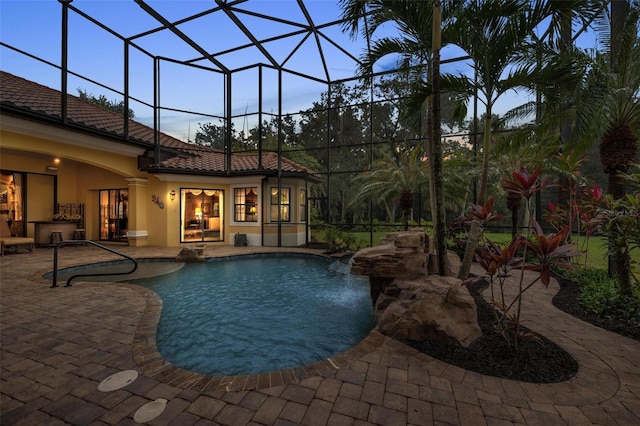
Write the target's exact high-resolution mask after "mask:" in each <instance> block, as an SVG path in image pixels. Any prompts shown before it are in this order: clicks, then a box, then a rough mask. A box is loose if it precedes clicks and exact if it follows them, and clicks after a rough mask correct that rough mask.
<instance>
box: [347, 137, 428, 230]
mask: <svg viewBox="0 0 640 426" xmlns="http://www.w3.org/2000/svg"><path fill="white" fill-rule="evenodd" d="M389 148H390V149H389V150H387V151H386V152H384V153H383V157H382V159H380V160H378V161H376V163H375V164H374V167H373V170H372V171H370V172H365V173H362V174H361V175H359V176H358V177H356V179H355V180H354V183H357V184H359V185H360V186H359V188H360V191H359V192H358V193H357V194H356V196H355V197H354V198H353V200H352V201H351V203H350V204H351V205H353V204H357V203H360V202H362V201H365V200H369V199H375V200H377V202H379V203H380V204H381V205H382V206H383V207H384V208H385V210H386V212H387V217H388V218H389V220H395V211H396V207H397V206H398V205H399V206H400V210H401V211H402V215H403V219H404V225H405V230H406V229H408V228H409V219H410V216H411V211H412V210H413V204H414V203H413V202H414V193H415V192H416V190H417V189H419V188H421V187H423V186H425V185H427V184H428V181H429V172H428V167H429V166H428V163H427V161H425V156H424V150H423V149H422V147H421V146H420V145H415V146H413V147H410V146H407V145H404V146H402V145H396V144H394V143H390V144H389Z"/></svg>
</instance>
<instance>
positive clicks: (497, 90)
mask: <svg viewBox="0 0 640 426" xmlns="http://www.w3.org/2000/svg"><path fill="white" fill-rule="evenodd" d="M552 10H553V9H552V8H551V7H549V6H548V5H546V3H545V2H542V1H533V2H530V1H526V0H507V1H501V0H485V1H477V2H467V3H465V7H463V8H461V9H459V11H458V12H459V14H458V15H457V16H456V18H457V19H456V24H455V25H454V26H452V31H451V34H450V35H451V36H452V37H453V39H452V42H453V43H455V44H456V45H458V46H459V47H461V48H462V49H463V50H464V51H465V52H466V53H467V54H468V55H469V57H470V58H471V61H472V64H473V69H474V75H470V76H456V77H453V76H448V77H446V78H445V77H443V80H445V81H446V86H447V87H448V88H449V89H450V90H452V91H453V92H455V93H457V94H458V101H459V105H458V106H459V114H458V116H459V117H462V116H465V115H466V110H467V105H468V103H469V102H470V100H471V98H472V97H475V96H477V97H478V98H477V99H478V101H479V102H481V103H482V104H483V105H484V107H485V122H484V125H485V128H484V138H483V143H482V167H481V173H480V185H479V192H478V202H480V203H483V202H484V201H485V199H486V196H487V182H488V175H489V162H490V159H491V150H492V144H493V132H492V128H493V121H492V117H493V115H492V114H493V107H494V105H495V103H496V102H497V101H498V100H499V99H500V98H501V97H502V96H503V95H505V94H506V93H507V92H508V91H510V90H513V89H518V88H523V89H527V88H532V86H533V82H535V81H537V80H539V78H540V74H541V71H540V68H541V66H540V64H532V63H531V61H525V60H523V58H526V57H529V56H530V55H528V53H527V52H528V51H529V48H530V44H531V43H532V42H533V36H534V29H535V28H536V27H538V26H539V25H540V24H541V23H542V22H543V21H544V19H546V18H548V17H549V16H550V14H551V13H552ZM514 207H515V205H514ZM477 243H478V242H477V241H474V240H473V238H469V241H468V244H467V249H466V251H465V256H464V258H463V261H462V266H461V268H460V274H459V277H460V278H463V279H464V278H466V277H467V275H468V273H469V269H470V267H471V262H472V260H473V252H474V250H475V246H476V245H477Z"/></svg>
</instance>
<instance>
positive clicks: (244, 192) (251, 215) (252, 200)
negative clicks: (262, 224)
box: [233, 186, 258, 222]
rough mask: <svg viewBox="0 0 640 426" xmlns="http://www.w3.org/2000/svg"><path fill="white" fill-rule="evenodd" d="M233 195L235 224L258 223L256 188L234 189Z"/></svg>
mask: <svg viewBox="0 0 640 426" xmlns="http://www.w3.org/2000/svg"><path fill="white" fill-rule="evenodd" d="M233 191H234V193H233V194H234V195H233V200H234V215H233V220H235V221H236V222H257V221H258V188H256V187H255V186H252V187H248V188H235V189H234V190H233Z"/></svg>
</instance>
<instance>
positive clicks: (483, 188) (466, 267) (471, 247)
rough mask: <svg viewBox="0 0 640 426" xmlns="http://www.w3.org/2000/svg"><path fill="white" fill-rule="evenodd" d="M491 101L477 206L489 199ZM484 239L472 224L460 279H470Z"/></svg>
mask: <svg viewBox="0 0 640 426" xmlns="http://www.w3.org/2000/svg"><path fill="white" fill-rule="evenodd" d="M489 93H490V92H489ZM491 126H492V119H491V101H490V100H488V101H487V115H486V117H485V121H484V141H483V143H482V172H481V175H480V190H479V191H480V192H479V194H478V200H477V204H484V202H485V200H486V197H487V180H488V176H489V155H490V152H491V139H492V138H491ZM480 238H482V227H481V226H480V224H478V223H477V222H475V221H474V222H472V223H471V229H470V230H469V237H468V238H467V245H466V246H465V248H464V257H463V258H462V264H461V265H460V272H459V273H458V278H460V279H462V280H466V279H467V278H468V277H469V271H470V270H471V263H472V262H473V255H474V254H475V251H476V247H478V243H479V242H480Z"/></svg>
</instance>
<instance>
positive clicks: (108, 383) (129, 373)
mask: <svg viewBox="0 0 640 426" xmlns="http://www.w3.org/2000/svg"><path fill="white" fill-rule="evenodd" d="M137 378H138V372H137V371H136V370H125V371H120V372H118V373H116V374H112V375H111V376H109V377H107V378H106V379H104V380H103V381H101V382H100V384H99V385H98V390H99V391H101V392H111V391H114V390H118V389H122V388H123V387H125V386H127V385H128V384H129V383H131V382H133V381H134V380H135V379H137Z"/></svg>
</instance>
